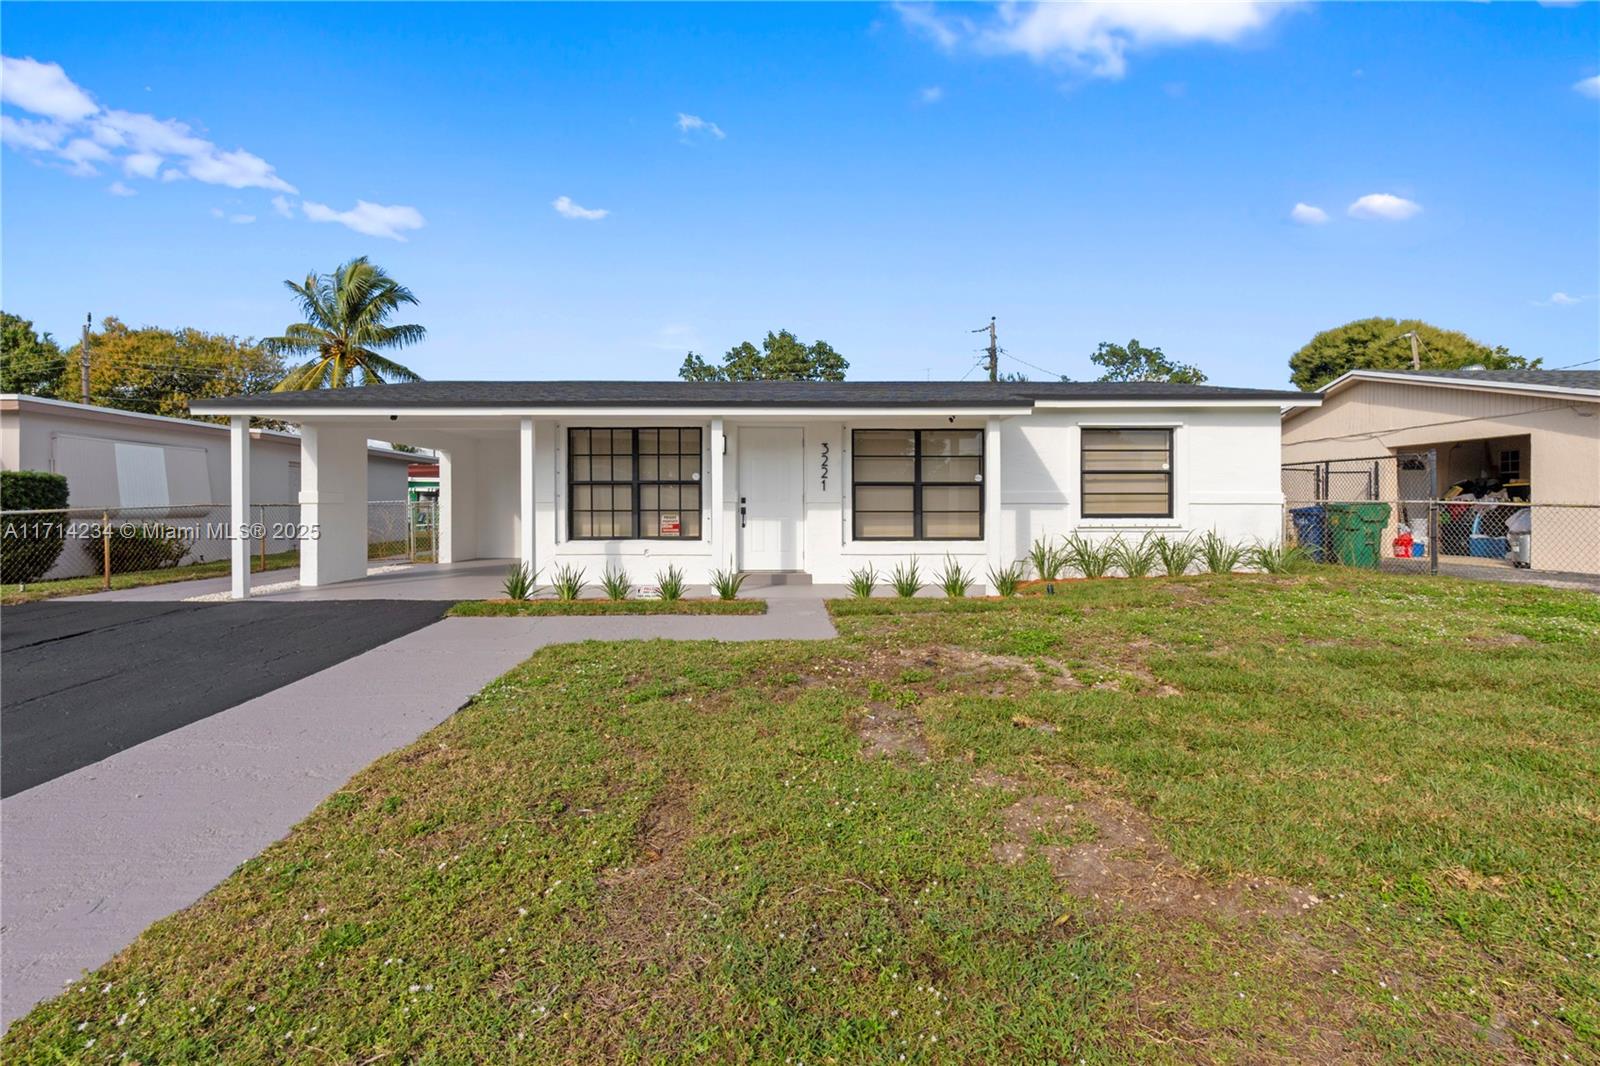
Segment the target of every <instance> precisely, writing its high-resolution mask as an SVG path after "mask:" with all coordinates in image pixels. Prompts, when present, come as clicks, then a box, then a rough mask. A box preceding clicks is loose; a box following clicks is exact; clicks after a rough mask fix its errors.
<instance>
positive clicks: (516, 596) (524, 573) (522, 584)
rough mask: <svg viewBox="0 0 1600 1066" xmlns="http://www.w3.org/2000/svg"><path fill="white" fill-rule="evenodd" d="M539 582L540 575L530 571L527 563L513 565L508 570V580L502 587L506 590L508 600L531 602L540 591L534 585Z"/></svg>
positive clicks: (506, 579) (501, 584) (502, 583)
mask: <svg viewBox="0 0 1600 1066" xmlns="http://www.w3.org/2000/svg"><path fill="white" fill-rule="evenodd" d="M537 580H539V575H538V573H537V572H536V571H531V570H529V569H528V564H527V563H512V564H511V565H510V566H508V567H507V568H506V578H505V580H504V581H502V582H501V583H500V587H501V588H503V589H505V592H506V599H508V600H531V599H533V595H534V593H535V592H537V591H538V586H537V585H535V584H534V582H535V581H537Z"/></svg>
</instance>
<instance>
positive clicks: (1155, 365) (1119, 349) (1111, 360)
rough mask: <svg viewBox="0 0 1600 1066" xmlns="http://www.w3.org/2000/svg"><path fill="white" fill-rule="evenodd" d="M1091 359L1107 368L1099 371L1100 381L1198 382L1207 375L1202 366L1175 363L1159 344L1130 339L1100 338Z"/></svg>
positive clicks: (1195, 383)
mask: <svg viewBox="0 0 1600 1066" xmlns="http://www.w3.org/2000/svg"><path fill="white" fill-rule="evenodd" d="M1089 360H1090V361H1091V362H1093V363H1095V364H1096V365H1098V366H1100V367H1103V368H1104V369H1105V373H1104V374H1101V375H1100V380H1101V381H1171V382H1175V383H1177V384H1180V385H1198V384H1200V383H1201V382H1202V381H1204V380H1205V379H1206V376H1205V374H1204V373H1203V372H1202V371H1201V370H1200V368H1199V367H1195V366H1189V365H1187V364H1184V363H1174V362H1172V361H1171V360H1169V359H1168V358H1167V357H1166V356H1165V355H1163V354H1162V352H1161V349H1160V348H1146V347H1145V346H1144V345H1142V344H1140V343H1139V342H1138V341H1136V340H1130V341H1129V342H1128V344H1127V346H1126V347H1124V346H1122V345H1120V344H1112V343H1111V342H1110V341H1101V342H1100V347H1098V348H1096V349H1095V353H1094V354H1093V355H1091V356H1090V357H1089Z"/></svg>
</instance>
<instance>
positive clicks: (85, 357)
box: [78, 311, 94, 404]
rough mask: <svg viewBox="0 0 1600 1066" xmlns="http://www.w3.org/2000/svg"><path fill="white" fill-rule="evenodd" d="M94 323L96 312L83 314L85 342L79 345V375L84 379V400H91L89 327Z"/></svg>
mask: <svg viewBox="0 0 1600 1066" xmlns="http://www.w3.org/2000/svg"><path fill="white" fill-rule="evenodd" d="M92 325H94V312H92V311H91V312H90V313H88V314H86V315H84V316H83V343H82V344H81V345H79V346H78V377H79V379H80V380H81V381H82V384H83V389H82V395H83V402H84V403H85V404H87V403H88V402H89V327H90V326H92Z"/></svg>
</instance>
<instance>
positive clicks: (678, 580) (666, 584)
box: [656, 566, 688, 603]
mask: <svg viewBox="0 0 1600 1066" xmlns="http://www.w3.org/2000/svg"><path fill="white" fill-rule="evenodd" d="M686 587H688V582H686V581H685V580H684V579H683V571H682V570H680V569H678V568H677V567H676V566H669V567H667V568H666V569H665V570H663V571H661V572H660V573H659V574H657V575H656V588H657V589H658V590H659V592H658V593H657V594H658V595H659V596H660V597H661V598H662V599H663V600H665V601H666V602H668V603H671V602H672V601H674V600H681V599H683V590H684V589H685V588H686Z"/></svg>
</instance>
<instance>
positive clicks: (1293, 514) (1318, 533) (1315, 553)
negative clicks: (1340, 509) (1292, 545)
mask: <svg viewBox="0 0 1600 1066" xmlns="http://www.w3.org/2000/svg"><path fill="white" fill-rule="evenodd" d="M1289 518H1290V520H1291V521H1293V522H1294V536H1295V540H1297V541H1299V542H1300V547H1302V548H1304V549H1305V550H1306V554H1307V555H1309V556H1311V559H1312V561H1313V562H1318V563H1320V562H1322V561H1323V550H1324V546H1325V545H1326V544H1327V543H1328V515H1327V511H1326V509H1325V508H1324V507H1323V506H1322V505H1321V504H1320V503H1319V504H1314V505H1313V506H1311V507H1291V508H1289Z"/></svg>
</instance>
